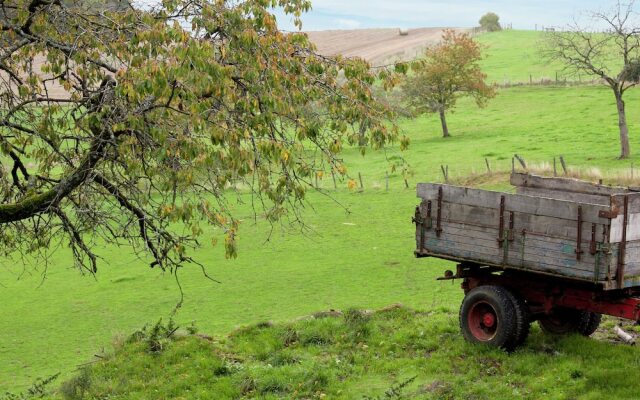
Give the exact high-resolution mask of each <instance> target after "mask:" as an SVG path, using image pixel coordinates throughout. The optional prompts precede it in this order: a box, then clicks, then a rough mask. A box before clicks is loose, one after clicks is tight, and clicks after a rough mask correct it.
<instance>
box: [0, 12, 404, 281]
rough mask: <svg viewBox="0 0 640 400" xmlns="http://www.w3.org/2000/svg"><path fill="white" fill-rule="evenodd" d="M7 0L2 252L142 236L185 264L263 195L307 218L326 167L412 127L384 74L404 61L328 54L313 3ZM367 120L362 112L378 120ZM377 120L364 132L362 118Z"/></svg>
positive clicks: (270, 216) (1, 69)
mask: <svg viewBox="0 0 640 400" xmlns="http://www.w3.org/2000/svg"><path fill="white" fill-rule="evenodd" d="M86 4H87V3H86V2H83V1H82V0H66V1H60V0H12V1H0V9H1V12H0V151H1V153H0V163H1V168H0V246H2V249H3V252H4V254H5V256H6V257H13V256H14V255H15V256H18V257H19V256H20V255H25V254H28V255H33V254H39V252H43V253H46V251H47V250H48V249H51V248H55V247H56V246H59V245H65V246H69V247H70V248H71V250H72V252H73V255H74V260H75V262H76V264H77V266H78V267H80V268H81V269H83V270H87V271H89V272H90V273H94V272H95V271H96V270H97V260H98V257H97V256H96V254H95V253H94V249H95V247H96V246H102V245H104V244H111V245H121V244H125V245H132V246H133V247H134V248H135V249H136V250H137V251H139V252H140V253H141V255H142V256H143V257H146V258H147V259H148V260H149V264H150V265H151V266H155V267H158V268H163V269H169V270H174V269H175V268H179V267H181V266H184V265H186V264H188V263H190V262H195V260H193V259H192V258H191V255H190V252H189V250H190V249H191V248H194V247H196V246H199V245H202V244H204V243H209V242H210V241H211V236H212V233H211V232H212V229H211V228H212V227H218V228H221V229H222V230H224V232H226V235H225V247H226V253H227V255H228V256H234V255H235V254H236V238H237V231H238V229H239V226H238V220H237V218H236V216H235V215H234V214H233V213H232V212H231V209H230V207H229V205H228V204H229V202H231V201H232V199H233V198H234V197H235V196H244V195H245V194H251V195H252V197H253V203H254V204H255V212H256V214H257V215H258V216H259V217H262V218H264V219H266V220H267V221H271V222H274V221H279V220H283V219H284V220H290V221H296V220H297V219H298V218H299V210H300V207H301V205H302V204H303V203H304V202H305V201H306V194H307V192H308V191H309V190H310V189H311V188H312V187H313V186H312V182H313V180H314V177H315V176H317V175H319V174H322V173H323V172H327V171H333V172H334V173H336V174H338V175H340V174H342V175H346V174H348V172H347V168H346V166H345V165H344V164H343V162H342V160H341V158H340V152H341V150H342V149H343V148H345V147H346V146H350V145H357V146H360V145H367V146H369V147H371V148H374V149H379V148H382V147H384V146H385V145H387V144H389V143H391V142H394V141H396V140H399V141H400V143H401V146H402V147H404V146H406V144H407V140H406V139H404V138H400V137H399V135H398V131H397V129H396V127H395V125H394V124H393V123H389V120H390V117H392V115H391V113H390V111H389V109H388V108H387V107H386V106H384V105H382V104H381V103H379V102H377V101H376V100H375V99H374V96H373V95H372V86H373V85H374V83H376V82H383V85H385V86H392V85H393V84H394V83H395V82H396V81H397V77H396V75H395V73H394V72H393V71H386V70H379V71H376V72H373V71H372V70H371V69H370V66H369V65H368V64H367V63H366V62H364V61H362V60H357V59H355V60H351V59H349V60H348V59H344V58H341V57H335V58H329V57H324V56H321V55H318V54H316V52H315V49H314V46H313V45H312V44H311V43H310V42H309V40H308V38H307V37H306V35H305V34H302V33H290V34H285V33H282V32H280V31H279V30H278V27H277V24H276V19H275V17H274V15H273V14H272V12H271V10H272V8H273V7H281V8H282V9H284V11H285V12H286V13H287V14H289V15H291V16H293V18H294V19H295V21H296V23H297V24H298V25H299V24H300V16H301V14H302V13H304V12H305V11H307V10H309V8H310V2H309V1H307V0H269V1H267V0H241V1H224V0H164V1H162V3H161V4H160V5H158V6H156V7H155V8H153V9H148V8H146V9H140V8H137V7H136V6H135V4H133V3H127V4H126V6H125V7H120V8H119V9H118V10H110V9H107V10H105V9H100V8H96V7H89V6H87V5H86ZM365 121H366V124H365ZM363 127H364V128H363Z"/></svg>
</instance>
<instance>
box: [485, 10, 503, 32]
mask: <svg viewBox="0 0 640 400" xmlns="http://www.w3.org/2000/svg"><path fill="white" fill-rule="evenodd" d="M479 23H480V27H481V28H482V29H484V30H485V31H487V32H497V31H501V30H502V26H500V17H499V16H498V14H496V13H492V12H488V13H486V14H485V15H483V16H482V18H480V21H479Z"/></svg>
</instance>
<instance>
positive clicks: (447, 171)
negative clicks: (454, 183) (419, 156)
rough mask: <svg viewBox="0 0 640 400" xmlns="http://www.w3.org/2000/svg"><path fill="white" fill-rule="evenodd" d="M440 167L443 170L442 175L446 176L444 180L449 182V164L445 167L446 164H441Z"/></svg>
mask: <svg viewBox="0 0 640 400" xmlns="http://www.w3.org/2000/svg"><path fill="white" fill-rule="evenodd" d="M440 169H441V170H442V176H444V181H445V182H446V183H449V166H448V165H447V166H446V168H445V166H444V165H440Z"/></svg>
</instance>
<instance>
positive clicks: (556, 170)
mask: <svg viewBox="0 0 640 400" xmlns="http://www.w3.org/2000/svg"><path fill="white" fill-rule="evenodd" d="M553 176H558V169H557V168H556V158H555V157H553Z"/></svg>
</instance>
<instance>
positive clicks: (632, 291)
mask: <svg viewBox="0 0 640 400" xmlns="http://www.w3.org/2000/svg"><path fill="white" fill-rule="evenodd" d="M511 184H512V185H513V186H515V188H516V191H517V193H515V194H511V193H501V192H493V191H488V190H481V189H471V188H466V187H457V186H451V185H444V184H431V183H424V184H418V197H419V198H420V199H421V200H422V201H421V203H420V205H419V206H418V207H416V211H415V217H414V222H415V224H416V244H417V247H416V251H415V254H416V256H417V257H436V258H441V259H445V260H451V261H456V262H458V265H457V270H456V272H455V273H454V272H453V271H447V272H446V273H445V276H444V277H443V278H440V279H462V280H463V283H462V288H463V290H464V291H465V298H464V300H463V303H462V306H461V308H460V327H461V330H462V333H463V334H464V336H465V338H466V339H467V340H469V341H472V342H480V343H486V344H490V345H495V346H499V347H502V348H505V349H508V350H510V349H513V348H515V347H517V346H518V345H520V344H522V343H523V342H524V340H525V339H526V337H527V335H528V333H529V326H530V323H531V322H532V321H535V320H537V321H539V324H540V326H541V328H542V329H543V330H544V331H545V332H550V333H569V332H579V333H582V334H584V335H587V336H588V335H590V334H592V333H593V332H594V331H595V330H596V328H597V327H598V325H599V323H600V319H601V314H608V315H613V316H617V317H623V318H627V319H631V320H634V321H639V320H640V192H637V191H635V190H633V189H629V188H622V187H610V186H604V185H596V184H592V183H588V182H583V181H578V180H575V179H568V178H546V177H540V176H535V175H530V174H521V173H513V174H512V176H511Z"/></svg>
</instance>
